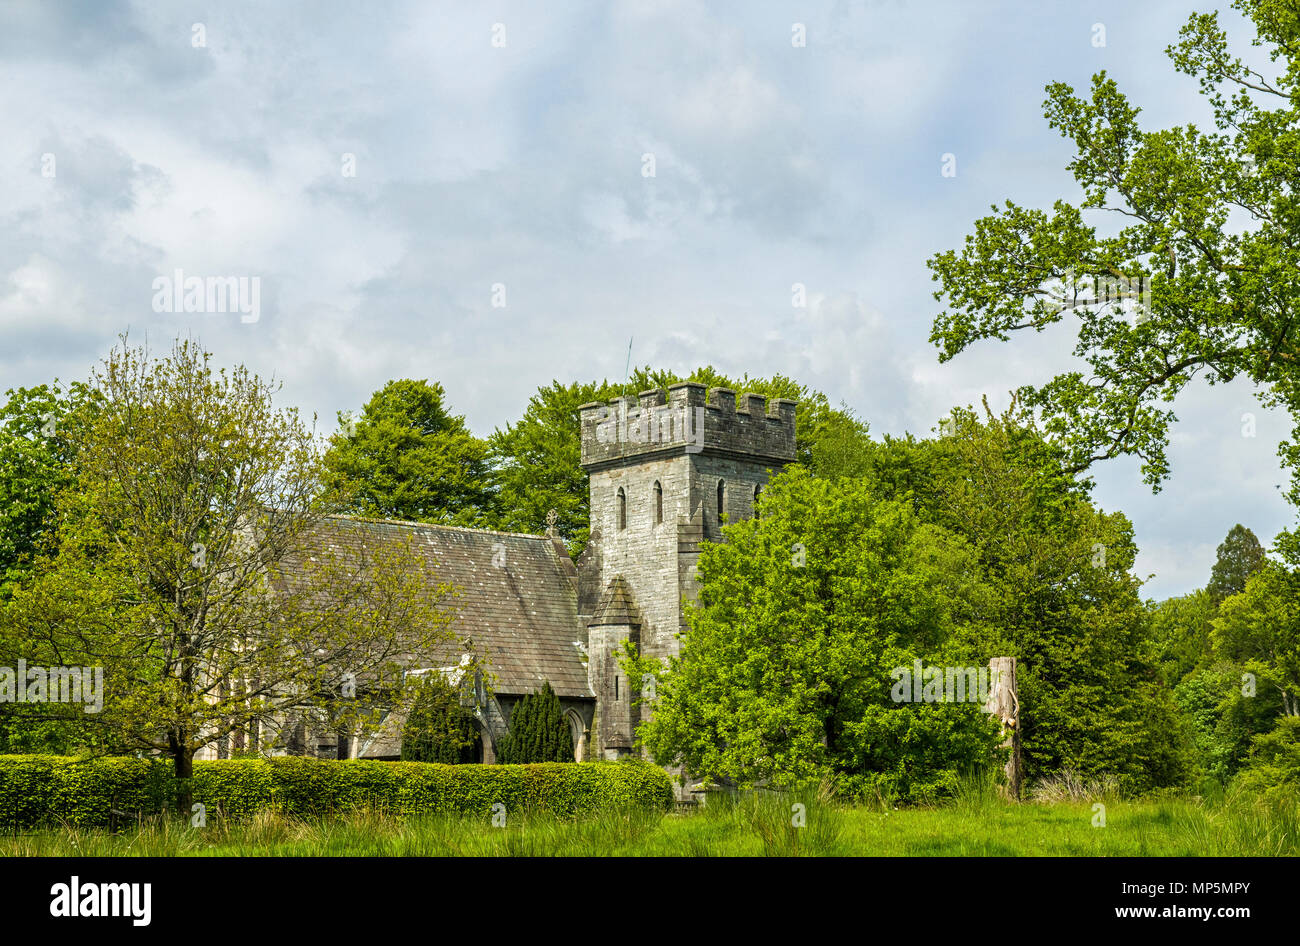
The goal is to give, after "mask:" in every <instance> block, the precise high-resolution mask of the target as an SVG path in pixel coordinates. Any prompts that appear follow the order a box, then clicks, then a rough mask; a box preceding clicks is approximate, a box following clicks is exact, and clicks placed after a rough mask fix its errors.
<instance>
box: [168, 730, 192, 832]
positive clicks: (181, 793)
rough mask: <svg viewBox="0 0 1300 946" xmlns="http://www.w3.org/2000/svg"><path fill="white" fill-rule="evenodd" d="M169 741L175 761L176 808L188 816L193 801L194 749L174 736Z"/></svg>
mask: <svg viewBox="0 0 1300 946" xmlns="http://www.w3.org/2000/svg"><path fill="white" fill-rule="evenodd" d="M169 741H170V742H171V750H172V759H173V761H174V762H175V763H176V810H177V811H179V812H180V813H181V814H182V815H184V816H185V817H187V818H188V817H189V815H190V807H191V805H192V804H193V801H194V792H193V786H192V785H191V783H190V779H191V778H193V776H194V750H193V749H190V748H189V747H188V746H186V745H184V744H183V743H182V742H180V741H178V740H177V739H176V738H175V737H172V738H171V739H170V740H169Z"/></svg>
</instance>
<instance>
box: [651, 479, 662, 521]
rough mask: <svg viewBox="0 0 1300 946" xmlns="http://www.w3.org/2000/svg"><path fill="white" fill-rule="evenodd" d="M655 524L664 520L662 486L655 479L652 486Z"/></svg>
mask: <svg viewBox="0 0 1300 946" xmlns="http://www.w3.org/2000/svg"><path fill="white" fill-rule="evenodd" d="M653 498H654V509H655V525H659V523H661V522H663V521H664V488H663V486H662V485H660V483H659V481H658V480H655V488H654V497H653Z"/></svg>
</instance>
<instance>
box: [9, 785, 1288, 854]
mask: <svg viewBox="0 0 1300 946" xmlns="http://www.w3.org/2000/svg"><path fill="white" fill-rule="evenodd" d="M793 804H794V800H793V799H783V798H777V797H773V796H766V797H750V798H746V799H742V800H739V801H735V802H726V801H724V802H723V803H714V804H712V805H710V806H709V807H708V808H707V809H704V810H700V811H696V812H690V813H685V814H669V815H665V816H626V815H603V816H596V817H592V818H588V819H580V820H574V821H563V820H559V819H555V818H548V817H536V816H534V817H527V816H516V817H507V819H506V824H505V825H504V826H502V827H493V826H492V824H491V823H490V822H488V821H487V820H486V819H485V820H483V821H477V820H473V819H463V818H432V817H421V818H406V819H402V818H397V817H393V816H391V815H384V814H381V813H375V812H363V813H354V814H351V815H346V816H338V817H334V818H329V819H322V820H316V821H302V820H290V819H286V818H282V817H280V816H277V815H274V814H269V813H268V814H263V815H261V816H260V817H258V818H257V819H255V820H253V821H251V822H246V823H243V824H235V825H227V824H209V826H208V827H206V828H191V827H190V826H189V824H188V822H183V821H181V820H179V819H176V820H158V821H153V822H150V823H146V824H144V825H140V826H132V827H131V828H129V829H127V830H125V831H121V832H118V833H115V834H114V833H109V832H107V831H84V830H74V829H68V828H64V829H58V828H53V829H46V830H42V831H38V832H33V833H19V834H15V833H9V834H3V835H0V856H4V857H13V856H33V855H34V856H42V855H57V856H164V857H168V856H244V857H247V856H359V857H367V856H417V857H423V856H552V857H554V856H561V857H562V856H574V855H581V856H591V855H597V856H599V855H622V856H628V855H632V856H670V857H680V856H763V855H777V856H784V855H814V856H816V855H821V856H854V855H869V856H900V857H902V856H905V857H915V856H990V855H991V856H1003V855H1021V856H1036V855H1073V856H1083V857H1135V856H1174V857H1184V856H1207V855H1215V856H1240V855H1257V856H1260V855H1262V856H1279V855H1280V856H1286V855H1291V856H1294V855H1296V854H1297V853H1300V806H1297V805H1296V804H1294V803H1283V804H1273V805H1267V804H1265V803H1263V802H1262V801H1259V800H1257V799H1252V798H1241V797H1239V798H1237V799H1235V800H1229V801H1218V802H1215V803H1208V802H1203V801H1201V800H1199V799H1175V800H1160V801H1150V800H1148V801H1123V800H1118V799H1110V800H1107V801H1105V802H1104V804H1105V806H1106V809H1105V826H1104V827H1103V826H1094V823H1093V822H1094V820H1095V819H1096V817H1097V814H1098V813H1097V812H1096V811H1094V809H1093V807H1092V805H1093V803H1092V802H1089V801H1063V802H1058V803H1050V804H1049V803H1022V804H1018V805H1013V804H1009V803H1006V802H1003V801H1001V800H999V799H997V798H993V797H986V796H985V797H968V798H963V799H959V800H957V801H956V802H954V803H952V804H949V805H946V806H942V807H934V808H912V809H902V810H892V809H888V808H883V807H876V808H869V807H845V806H838V805H832V804H825V803H819V802H816V801H808V802H806V803H805V811H804V812H803V820H804V824H803V825H802V826H798V825H796V824H795V822H796V821H798V820H799V817H798V815H797V812H796V811H795V809H794V808H793V807H792V806H793Z"/></svg>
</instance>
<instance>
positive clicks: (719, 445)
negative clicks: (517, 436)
mask: <svg viewBox="0 0 1300 946" xmlns="http://www.w3.org/2000/svg"><path fill="white" fill-rule="evenodd" d="M579 412H580V416H581V422H582V467H583V469H585V470H587V471H588V472H591V471H593V470H599V469H604V468H608V467H611V466H616V465H619V464H622V463H625V462H627V460H628V459H629V458H636V459H637V460H638V461H640V460H644V459H653V458H658V457H670V456H677V455H681V454H683V453H685V454H702V455H704V456H710V457H723V458H726V457H735V458H743V459H746V460H751V461H758V462H763V461H768V462H771V463H773V464H775V465H782V464H785V463H789V462H791V461H792V460H794V458H795V422H794V421H795V402H794V401H791V400H789V399H787V398H777V399H776V400H774V401H773V402H772V403H771V404H768V403H767V399H766V398H765V397H764V396H763V395H761V394H744V395H742V396H741V398H740V400H739V402H737V400H736V393H735V392H734V391H731V390H729V389H727V388H711V389H708V391H707V395H706V390H705V387H704V385H702V384H697V383H695V382H691V381H684V382H682V383H680V384H674V385H672V386H671V387H670V388H669V389H668V391H667V393H665V392H664V391H662V390H659V389H652V390H649V391H642V392H641V393H640V394H639V395H637V396H636V397H631V396H627V397H623V398H617V399H615V400H613V401H611V402H609V403H608V404H602V403H600V402H593V403H590V404H584V405H582V407H581V408H579Z"/></svg>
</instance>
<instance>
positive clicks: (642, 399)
mask: <svg viewBox="0 0 1300 946" xmlns="http://www.w3.org/2000/svg"><path fill="white" fill-rule="evenodd" d="M580 416H581V424H582V466H583V469H585V470H586V471H587V473H588V474H589V476H590V489H591V530H592V542H593V544H595V545H596V546H597V548H596V549H595V551H594V552H593V554H592V555H591V556H589V557H588V556H584V559H586V560H587V561H586V562H585V563H584V564H585V565H586V566H587V567H585V568H584V567H583V566H582V565H580V567H579V572H580V574H581V581H582V583H583V584H584V585H587V587H584V588H581V589H580V591H579V598H580V599H581V600H583V601H584V603H585V602H589V601H592V600H593V599H596V598H599V597H600V596H601V595H602V594H603V593H604V592H606V590H607V589H609V587H610V584H611V582H614V581H615V580H617V579H622V581H623V582H625V583H626V590H627V592H628V593H629V594H630V597H631V601H632V602H634V604H635V609H636V612H637V619H638V620H639V626H638V627H635V628H634V627H631V626H626V625H625V626H614V625H612V624H609V623H603V624H602V625H601V626H600V629H599V632H598V631H597V627H596V625H595V624H593V625H592V627H591V629H590V632H589V644H588V646H589V653H590V660H589V663H588V674H589V677H588V680H589V683H590V686H591V690H592V692H594V693H595V694H596V699H597V722H596V729H595V730H594V731H593V739H594V741H595V748H596V749H597V750H598V751H599V752H600V753H601V754H602V755H606V754H609V755H612V754H613V751H616V750H619V749H621V748H622V747H621V746H619V745H616V743H621V742H622V741H623V739H625V738H627V737H628V736H631V735H634V734H633V733H629V732H627V731H625V730H624V727H625V726H628V725H630V726H632V727H633V728H635V726H636V725H637V724H638V723H639V721H640V719H639V718H638V717H639V716H641V715H642V714H643V712H644V710H646V709H647V708H646V707H642V708H641V710H642V713H638V712H637V710H636V709H633V710H632V712H631V714H627V711H626V710H625V709H624V707H623V705H619V706H616V705H614V704H613V703H611V702H607V701H608V700H610V699H611V697H612V694H613V689H614V681H613V679H612V675H614V674H616V673H620V672H621V671H618V669H617V667H618V664H617V660H616V659H613V658H614V655H613V654H612V653H611V650H612V649H613V648H615V647H617V646H620V645H621V643H622V641H625V640H629V639H632V640H639V648H640V652H641V653H642V654H644V655H646V656H650V657H658V658H664V657H668V656H670V655H673V654H676V653H678V652H679V649H680V643H681V642H680V641H679V640H678V638H677V635H678V633H680V631H681V630H682V628H683V627H684V612H683V608H682V604H683V602H684V601H694V600H696V598H697V594H698V586H697V581H696V576H695V564H696V562H697V560H698V559H699V550H700V545H701V543H702V542H705V541H711V542H716V541H719V540H721V538H722V534H721V531H720V529H721V525H722V524H723V522H736V521H738V520H740V519H747V518H749V517H750V516H752V515H753V512H754V500H755V498H756V495H757V491H758V490H759V489H760V488H761V487H762V486H763V485H764V484H766V483H767V480H768V477H769V475H770V473H771V472H777V471H779V470H780V469H781V468H782V467H783V466H785V464H787V463H790V462H792V461H793V460H794V458H795V402H794V401H790V400H786V399H783V398H782V399H778V400H776V401H774V402H773V403H772V404H771V405H767V404H766V400H765V398H763V397H762V396H760V395H756V394H745V395H743V396H742V397H741V398H740V401H739V404H738V403H737V400H736V395H735V393H734V392H732V391H729V390H727V389H725V388H713V389H711V390H710V391H709V392H708V397H707V399H706V397H705V389H704V386H703V385H700V384H695V383H692V382H684V383H682V384H675V385H673V386H672V387H670V388H669V389H668V392H667V394H666V395H665V393H664V392H663V391H658V390H651V391H644V392H642V393H641V394H640V395H639V396H638V397H636V398H632V397H625V398H623V399H621V400H616V401H614V402H612V403H610V404H600V403H593V404H584V405H583V406H582V407H581V408H580ZM719 501H721V505H719ZM720 514H721V516H720ZM591 582H598V583H599V586H598V587H599V590H596V589H593V588H591V587H590V583H591ZM581 610H582V611H583V612H586V608H582V609H581ZM602 620H603V619H602ZM626 685H627V684H626V682H625V681H623V680H620V682H619V695H620V697H623V691H624V688H625V687H626ZM606 694H609V696H606ZM619 702H620V703H622V702H623V701H622V700H620V701H619ZM624 705H625V704H624ZM611 750H612V751H611Z"/></svg>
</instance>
